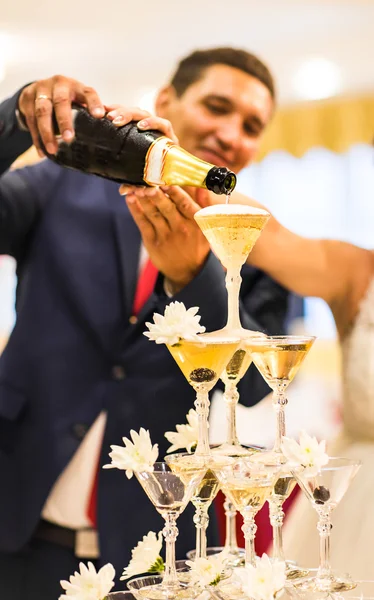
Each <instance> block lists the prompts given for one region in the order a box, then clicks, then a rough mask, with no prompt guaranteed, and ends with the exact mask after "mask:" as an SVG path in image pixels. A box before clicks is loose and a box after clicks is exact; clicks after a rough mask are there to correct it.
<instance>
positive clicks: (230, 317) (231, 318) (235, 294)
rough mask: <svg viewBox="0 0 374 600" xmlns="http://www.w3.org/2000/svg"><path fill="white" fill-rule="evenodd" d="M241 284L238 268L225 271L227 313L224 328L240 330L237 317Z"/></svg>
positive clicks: (238, 317)
mask: <svg viewBox="0 0 374 600" xmlns="http://www.w3.org/2000/svg"><path fill="white" fill-rule="evenodd" d="M241 283H242V278H241V276H240V267H239V268H238V269H236V268H234V269H227V273H226V289H227V295H228V313H227V325H226V328H228V329H231V330H236V329H241V328H242V325H241V322H240V316H239V292H240V286H241Z"/></svg>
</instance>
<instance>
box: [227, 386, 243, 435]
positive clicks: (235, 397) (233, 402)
mask: <svg viewBox="0 0 374 600" xmlns="http://www.w3.org/2000/svg"><path fill="white" fill-rule="evenodd" d="M223 399H224V400H225V402H226V419H227V439H226V442H227V443H228V444H230V445H233V446H239V445H240V444H239V440H238V436H237V433H236V406H237V404H238V402H239V392H238V390H237V389H236V384H230V383H229V384H226V385H225V393H224V394H223Z"/></svg>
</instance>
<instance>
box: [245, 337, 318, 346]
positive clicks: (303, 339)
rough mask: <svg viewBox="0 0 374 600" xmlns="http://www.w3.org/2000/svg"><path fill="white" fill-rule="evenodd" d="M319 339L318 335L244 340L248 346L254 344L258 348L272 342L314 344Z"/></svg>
mask: <svg viewBox="0 0 374 600" xmlns="http://www.w3.org/2000/svg"><path fill="white" fill-rule="evenodd" d="M316 339H317V336H316V335H268V336H266V337H263V338H260V337H256V336H253V338H250V337H248V338H243V340H242V341H243V342H244V344H245V343H248V345H250V344H253V345H258V346H264V345H268V344H271V343H272V342H284V341H286V340H287V341H288V340H289V341H290V342H294V343H302V342H310V341H312V342H314V341H315V340H316Z"/></svg>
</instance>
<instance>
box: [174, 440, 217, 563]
mask: <svg viewBox="0 0 374 600" xmlns="http://www.w3.org/2000/svg"><path fill="white" fill-rule="evenodd" d="M165 461H166V462H167V463H168V465H170V467H171V469H172V470H173V472H174V473H177V474H178V475H179V477H180V478H181V479H184V476H185V473H186V474H187V477H189V473H190V472H191V471H193V470H194V469H196V467H197V468H200V469H201V468H202V469H204V475H203V478H202V480H201V481H200V482H199V484H198V486H197V487H196V488H195V490H194V492H193V494H192V497H191V503H192V504H193V505H194V507H195V516H194V519H193V521H194V523H195V527H196V551H195V554H194V558H206V555H207V554H206V550H207V548H206V545H207V544H206V530H207V528H208V525H209V515H208V510H209V507H210V505H211V504H212V502H213V500H214V498H215V497H216V495H217V493H218V490H219V482H218V479H217V477H216V476H215V474H214V473H213V471H212V470H211V468H210V467H209V462H210V461H209V460H206V459H205V457H202V456H200V455H195V454H191V453H188V452H178V453H175V454H170V455H168V456H166V457H165Z"/></svg>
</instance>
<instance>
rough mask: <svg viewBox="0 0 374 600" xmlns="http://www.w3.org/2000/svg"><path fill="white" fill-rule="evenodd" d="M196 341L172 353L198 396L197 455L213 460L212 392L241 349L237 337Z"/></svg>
mask: <svg viewBox="0 0 374 600" xmlns="http://www.w3.org/2000/svg"><path fill="white" fill-rule="evenodd" d="M196 338H198V339H196V340H193V341H191V340H184V339H182V340H181V341H180V342H178V343H177V344H174V345H172V346H171V345H168V349H169V351H170V353H171V355H172V356H173V358H174V360H175V361H176V363H177V364H178V366H179V368H180V369H181V371H182V373H183V374H184V376H185V377H186V379H187V381H188V383H189V384H190V385H191V386H192V387H193V388H194V390H195V392H196V401H195V408H196V412H197V415H198V421H199V439H198V443H197V447H196V454H197V455H203V456H209V455H210V448H209V436H208V415H209V404H210V401H209V392H210V390H212V389H213V387H214V386H215V384H216V383H217V381H218V379H219V376H220V375H221V373H222V371H223V369H224V368H225V366H226V364H227V363H228V361H229V360H230V358H231V356H232V355H233V354H234V352H235V350H236V349H237V347H238V345H239V341H240V340H239V339H235V337H234V336H230V337H229V336H226V337H224V336H216V335H215V334H211V333H203V334H199V335H198V336H196Z"/></svg>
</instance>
